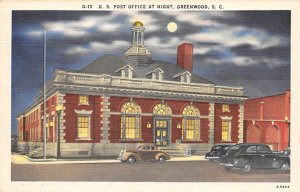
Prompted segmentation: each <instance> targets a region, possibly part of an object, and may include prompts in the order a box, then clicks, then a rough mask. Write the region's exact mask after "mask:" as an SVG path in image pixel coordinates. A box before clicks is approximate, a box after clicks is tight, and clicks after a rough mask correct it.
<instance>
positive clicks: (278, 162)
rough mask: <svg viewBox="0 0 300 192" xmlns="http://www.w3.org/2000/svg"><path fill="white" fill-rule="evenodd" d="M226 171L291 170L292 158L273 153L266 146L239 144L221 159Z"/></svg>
mask: <svg viewBox="0 0 300 192" xmlns="http://www.w3.org/2000/svg"><path fill="white" fill-rule="evenodd" d="M220 164H221V165H223V166H224V168H225V169H226V170H231V169H233V168H239V169H240V170H241V171H242V172H243V173H247V172H250V171H251V170H252V169H280V170H282V171H288V170H289V169H290V158H289V157H287V156H284V155H283V153H273V152H272V151H271V150H270V148H269V146H268V145H265V144H248V143H244V144H237V145H234V146H232V147H231V148H230V149H229V150H228V151H227V152H226V154H225V155H223V156H222V158H221V163H220Z"/></svg>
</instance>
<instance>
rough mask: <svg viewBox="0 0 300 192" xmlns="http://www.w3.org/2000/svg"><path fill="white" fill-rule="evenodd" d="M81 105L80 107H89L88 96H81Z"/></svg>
mask: <svg viewBox="0 0 300 192" xmlns="http://www.w3.org/2000/svg"><path fill="white" fill-rule="evenodd" d="M79 104H80V105H88V104H89V97H88V96H87V95H79Z"/></svg>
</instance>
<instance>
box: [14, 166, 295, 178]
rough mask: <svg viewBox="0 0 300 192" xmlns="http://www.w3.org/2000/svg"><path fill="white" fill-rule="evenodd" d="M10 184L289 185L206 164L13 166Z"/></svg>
mask: <svg viewBox="0 0 300 192" xmlns="http://www.w3.org/2000/svg"><path fill="white" fill-rule="evenodd" d="M12 180H13V181H118V182H120V181H136V182H140V181H144V182H147V181H153V182H164V181H166V182H232V181H235V182H289V181H290V174H289V173H282V172H280V171H278V170H253V171H252V172H250V173H248V174H241V173H240V172H239V170H233V171H231V172H226V171H225V170H224V168H223V167H221V166H220V165H219V164H216V163H213V162H208V161H189V162H166V163H158V162H137V163H134V164H127V163H103V164H55V165H53V164H46V165H42V164H38V165H32V164H12Z"/></svg>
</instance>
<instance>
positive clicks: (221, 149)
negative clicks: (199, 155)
mask: <svg viewBox="0 0 300 192" xmlns="http://www.w3.org/2000/svg"><path fill="white" fill-rule="evenodd" d="M231 146H232V145H230V144H220V145H215V146H213V147H212V148H211V150H210V152H208V153H206V155H205V159H208V160H210V161H220V159H221V157H222V155H225V153H226V151H227V150H228V149H229V148H230V147H231Z"/></svg>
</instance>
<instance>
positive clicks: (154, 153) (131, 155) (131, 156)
mask: <svg viewBox="0 0 300 192" xmlns="http://www.w3.org/2000/svg"><path fill="white" fill-rule="evenodd" d="M118 159H119V160H120V161H121V162H128V163H134V162H135V161H150V160H155V161H159V162H165V161H166V160H170V155H169V154H168V153H166V152H165V151H162V150H159V149H158V148H157V147H155V146H154V145H150V144H149V145H140V146H138V148H137V149H134V150H130V149H126V150H122V151H121V152H120V155H119V157H118Z"/></svg>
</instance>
